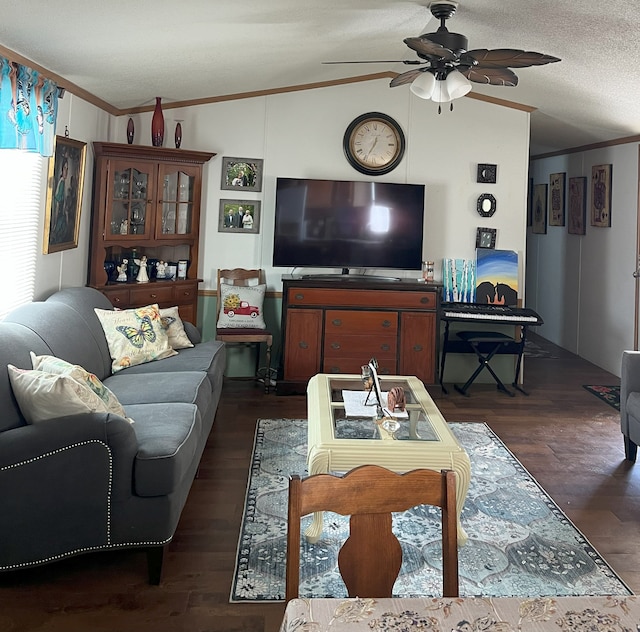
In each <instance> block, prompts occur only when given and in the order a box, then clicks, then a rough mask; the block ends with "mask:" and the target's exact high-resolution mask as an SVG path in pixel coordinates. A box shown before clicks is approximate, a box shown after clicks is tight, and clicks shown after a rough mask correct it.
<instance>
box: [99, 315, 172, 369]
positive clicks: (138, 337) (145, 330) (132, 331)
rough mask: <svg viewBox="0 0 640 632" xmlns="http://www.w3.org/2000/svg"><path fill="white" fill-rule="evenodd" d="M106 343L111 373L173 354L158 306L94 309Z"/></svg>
mask: <svg viewBox="0 0 640 632" xmlns="http://www.w3.org/2000/svg"><path fill="white" fill-rule="evenodd" d="M95 312H96V315H97V316H98V319H99V320H100V323H101V324H102V328H103V329H104V335H105V337H106V339H107V344H108V345H109V353H110V355H111V359H112V363H111V370H112V371H113V372H114V373H115V372H117V371H121V370H122V369H124V368H126V367H128V366H135V365H136V364H144V363H145V362H151V361H153V360H160V359H162V358H167V357H169V356H171V355H175V354H176V352H175V351H174V350H173V349H172V348H171V347H170V346H169V337H168V336H167V332H166V331H165V329H164V327H163V326H162V322H161V320H160V310H159V308H158V305H156V304H154V305H147V306H146V307H137V308H135V309H123V310H105V309H98V308H96V309H95Z"/></svg>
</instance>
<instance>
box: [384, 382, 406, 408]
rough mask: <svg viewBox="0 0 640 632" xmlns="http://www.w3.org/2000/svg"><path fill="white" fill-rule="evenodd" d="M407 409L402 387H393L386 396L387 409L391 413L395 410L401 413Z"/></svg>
mask: <svg viewBox="0 0 640 632" xmlns="http://www.w3.org/2000/svg"><path fill="white" fill-rule="evenodd" d="M406 407H407V400H406V397H405V394H404V389H403V388H402V386H394V387H393V388H392V389H391V390H390V391H389V394H388V395H387V408H388V409H389V411H391V412H393V411H394V410H395V409H396V408H399V409H400V410H401V411H404V409H405V408H406Z"/></svg>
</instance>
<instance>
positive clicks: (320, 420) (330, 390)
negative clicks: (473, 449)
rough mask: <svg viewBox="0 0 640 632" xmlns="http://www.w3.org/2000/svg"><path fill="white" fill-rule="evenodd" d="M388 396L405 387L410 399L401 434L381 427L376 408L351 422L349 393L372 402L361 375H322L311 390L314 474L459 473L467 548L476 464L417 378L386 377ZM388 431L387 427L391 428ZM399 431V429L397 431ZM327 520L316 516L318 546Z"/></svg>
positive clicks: (312, 528)
mask: <svg viewBox="0 0 640 632" xmlns="http://www.w3.org/2000/svg"><path fill="white" fill-rule="evenodd" d="M380 384H381V387H382V391H383V392H388V391H389V390H390V389H391V388H392V387H394V386H401V387H402V388H403V389H404V391H405V395H406V400H407V414H408V417H407V418H405V419H402V418H400V417H399V416H396V417H395V418H396V419H397V421H398V422H399V428H398V429H397V430H396V431H390V430H387V429H385V427H384V426H383V424H380V423H376V419H375V418H376V406H372V407H371V414H370V415H369V414H368V412H367V410H366V409H365V411H364V412H365V414H363V415H358V416H347V414H346V411H345V402H344V398H343V391H359V392H360V393H362V402H358V403H363V402H364V400H365V398H366V391H364V390H363V386H362V381H361V378H360V376H359V375H334V374H327V373H319V374H318V375H315V376H314V377H312V378H311V379H310V380H309V384H308V386H307V412H308V430H307V432H308V445H307V466H308V470H309V474H310V475H312V474H322V473H327V472H346V471H348V470H350V469H352V468H354V467H357V466H359V465H380V466H382V467H386V468H388V469H390V470H393V471H395V472H407V471H409V470H413V469H417V468H428V469H433V470H437V471H439V470H441V469H451V470H453V471H454V472H455V473H456V512H457V516H458V542H459V544H465V543H466V541H467V534H466V533H465V531H464V529H463V528H462V526H461V525H460V512H461V511H462V506H463V505H464V501H465V498H466V496H467V491H468V489H469V481H470V479H471V464H470V462H469V457H468V455H467V453H466V452H465V450H464V448H463V447H462V446H461V445H460V444H459V443H458V440H457V439H456V438H455V436H454V435H453V433H452V432H451V429H450V428H449V426H448V425H447V422H446V421H445V419H444V417H443V416H442V414H441V413H440V411H439V410H438V407H437V406H436V405H435V403H434V401H433V400H432V399H431V396H430V395H429V393H427V390H426V389H425V387H424V385H423V384H422V382H421V381H420V380H419V379H418V378H417V377H413V376H386V377H385V376H381V377H380ZM385 425H386V424H385ZM392 430H393V429H392ZM322 521H323V516H322V513H321V512H318V513H315V514H314V517H313V521H312V523H311V524H310V525H309V528H308V529H307V530H306V532H305V535H306V537H307V539H308V540H309V542H316V541H317V540H318V539H319V538H320V535H321V534H322V528H323V526H322Z"/></svg>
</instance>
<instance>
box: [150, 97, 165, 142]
mask: <svg viewBox="0 0 640 632" xmlns="http://www.w3.org/2000/svg"><path fill="white" fill-rule="evenodd" d="M161 98H162V97H156V108H155V110H154V111H153V118H152V119H151V144H152V145H153V146H154V147H162V143H163V142H164V116H163V114H162V105H161V104H160V100H161Z"/></svg>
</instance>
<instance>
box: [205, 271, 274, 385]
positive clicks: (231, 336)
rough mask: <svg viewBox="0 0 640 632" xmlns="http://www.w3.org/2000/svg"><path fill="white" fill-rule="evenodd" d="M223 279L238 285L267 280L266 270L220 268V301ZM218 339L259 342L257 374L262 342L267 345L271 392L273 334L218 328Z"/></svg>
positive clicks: (252, 330)
mask: <svg viewBox="0 0 640 632" xmlns="http://www.w3.org/2000/svg"><path fill="white" fill-rule="evenodd" d="M221 280H223V282H224V283H227V284H229V285H237V286H245V287H246V286H249V285H259V284H261V283H264V282H265V277H264V270H245V269H244V268H234V269H229V270H226V269H221V270H218V302H220V297H221V293H220V283H221ZM219 311H220V305H219V304H218V313H219ZM216 340H221V341H223V342H225V343H234V344H235V343H240V344H249V345H251V344H258V350H257V356H256V376H257V373H258V369H259V368H260V343H263V342H264V343H265V344H266V345H267V352H266V364H267V370H266V373H265V376H264V390H265V393H268V392H269V386H270V385H271V347H272V345H273V334H272V333H271V332H270V331H268V330H267V329H250V328H248V327H247V328H239V329H231V328H218V327H217V328H216Z"/></svg>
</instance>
